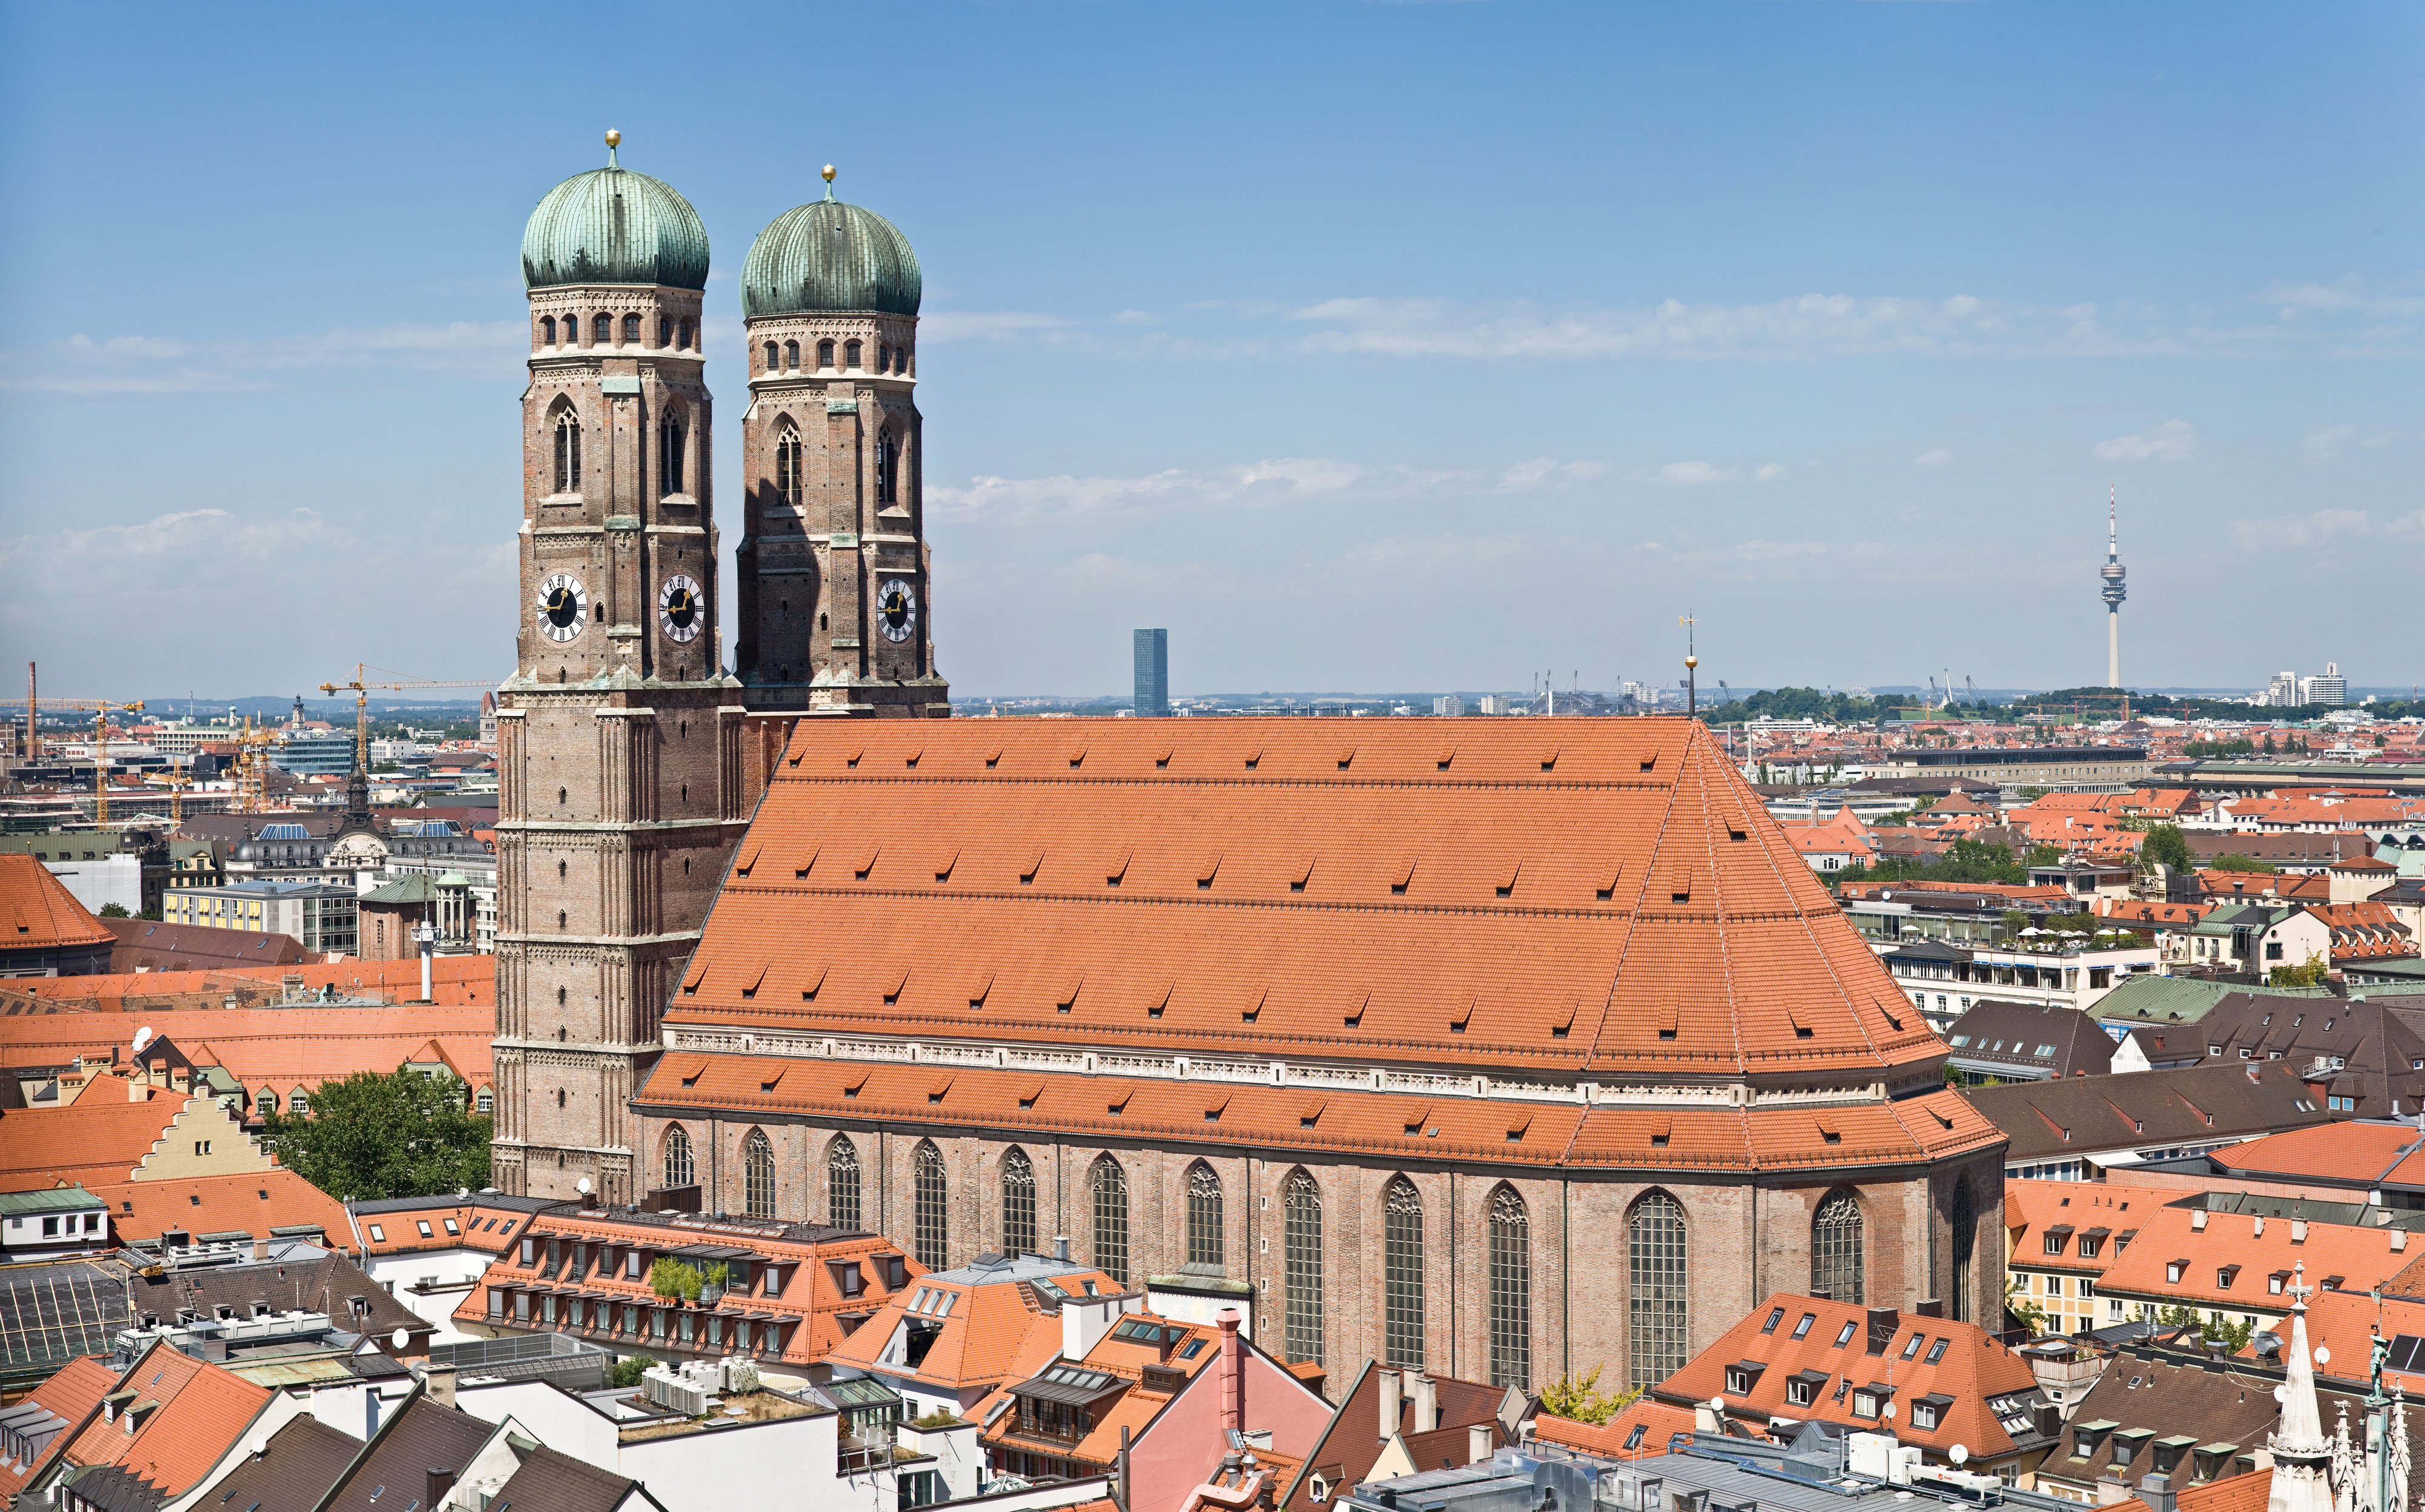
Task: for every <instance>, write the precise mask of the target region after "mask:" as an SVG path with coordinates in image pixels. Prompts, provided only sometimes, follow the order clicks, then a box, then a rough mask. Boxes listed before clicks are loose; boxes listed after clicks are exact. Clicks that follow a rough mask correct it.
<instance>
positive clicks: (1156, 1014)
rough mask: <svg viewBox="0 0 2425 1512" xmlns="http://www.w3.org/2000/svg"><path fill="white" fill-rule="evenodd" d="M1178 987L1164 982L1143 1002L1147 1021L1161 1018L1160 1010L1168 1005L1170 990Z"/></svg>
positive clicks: (1176, 984)
mask: <svg viewBox="0 0 2425 1512" xmlns="http://www.w3.org/2000/svg"><path fill="white" fill-rule="evenodd" d="M1178 985H1179V984H1178V983H1176V982H1164V983H1163V984H1162V986H1160V987H1159V988H1156V989H1154V990H1153V992H1152V993H1151V994H1150V995H1148V997H1147V998H1146V1000H1145V1016H1146V1017H1147V1018H1148V1019H1159V1018H1161V1017H1162V1010H1163V1009H1164V1008H1166V1007H1168V1006H1169V1005H1170V994H1171V990H1172V989H1174V988H1176V987H1178Z"/></svg>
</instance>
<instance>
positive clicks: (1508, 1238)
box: [1490, 1185, 1533, 1391]
mask: <svg viewBox="0 0 2425 1512" xmlns="http://www.w3.org/2000/svg"><path fill="white" fill-rule="evenodd" d="M1532 1380H1533V1224H1532V1218H1531V1216H1530V1215H1529V1214H1526V1212H1525V1211H1524V1199H1523V1198H1521V1197H1518V1196H1517V1194H1516V1189H1515V1188H1514V1187H1512V1186H1505V1185H1502V1186H1501V1187H1500V1188H1499V1190H1498V1192H1496V1193H1495V1194H1493V1195H1492V1197H1491V1198H1490V1384H1491V1385H1493V1386H1513V1387H1515V1388H1517V1389H1518V1391H1522V1390H1524V1389H1525V1388H1527V1387H1529V1386H1531V1384H1532Z"/></svg>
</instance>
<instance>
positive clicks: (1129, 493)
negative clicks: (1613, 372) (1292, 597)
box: [926, 457, 1607, 519]
mask: <svg viewBox="0 0 2425 1512" xmlns="http://www.w3.org/2000/svg"><path fill="white" fill-rule="evenodd" d="M1606 471H1607V467H1606V464H1604V463H1600V462H1596V461H1588V460H1579V461H1562V460H1559V459H1557V458H1532V459H1529V460H1526V461H1520V462H1516V463H1512V464H1510V465H1507V466H1504V467H1500V468H1497V469H1486V468H1455V467H1415V466H1405V465H1399V466H1387V467H1372V466H1366V465H1364V464H1361V463H1357V462H1349V461H1343V460H1341V459H1339V458H1325V457H1288V458H1266V459H1263V460H1261V461H1254V462H1242V463H1238V464H1235V465H1232V466H1228V467H1209V468H1169V469H1166V470H1164V471H1163V472H1159V473H1145V474H1138V475H1129V476H1103V475H1094V476H1087V477H1080V476H1077V475H1071V474H1066V473H1065V474H1059V475H1053V476H1050V477H1032V478H1009V477H993V476H979V477H975V478H972V479H971V480H970V481H969V482H968V483H967V484H966V485H964V486H961V487H956V488H954V487H942V486H937V485H931V484H930V485H929V486H928V487H927V489H926V497H927V499H928V500H929V501H930V502H931V503H934V504H936V505H939V506H941V507H944V508H945V509H947V510H951V511H954V512H956V513H959V514H961V515H964V516H968V517H972V518H991V519H1000V518H1025V517H1031V516H1046V515H1112V514H1132V515H1142V514H1160V513H1179V512H1184V511H1187V510H1191V509H1201V508H1209V507H1216V506H1222V507H1234V506H1241V505H1243V506H1245V507H1261V508H1269V507H1280V506H1283V505H1293V504H1305V503H1318V502H1322V501H1325V500H1334V499H1337V500H1347V499H1384V498H1407V497H1417V496H1422V495H1436V494H1454V493H1515V492H1525V491H1533V490H1536V489H1555V488H1569V487H1572V486H1574V485H1576V484H1579V483H1582V482H1585V481H1587V480H1589V479H1592V478H1595V477H1598V476H1599V475H1602V474H1603V473H1605V472H1606Z"/></svg>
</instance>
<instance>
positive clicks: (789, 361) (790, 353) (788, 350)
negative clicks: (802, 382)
mask: <svg viewBox="0 0 2425 1512" xmlns="http://www.w3.org/2000/svg"><path fill="white" fill-rule="evenodd" d="M799 365H800V344H799V343H798V342H795V341H787V342H785V343H784V344H783V366H784V368H785V370H786V371H789V370H791V369H794V368H797V367H798V366H799Z"/></svg>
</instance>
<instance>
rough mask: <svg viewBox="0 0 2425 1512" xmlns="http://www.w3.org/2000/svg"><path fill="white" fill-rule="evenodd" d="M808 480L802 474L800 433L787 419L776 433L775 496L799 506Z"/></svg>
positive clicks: (786, 502)
mask: <svg viewBox="0 0 2425 1512" xmlns="http://www.w3.org/2000/svg"><path fill="white" fill-rule="evenodd" d="M806 481H807V480H806V479H805V478H804V477H803V476H802V475H801V467H800V433H799V432H798V431H797V430H795V429H794V428H793V426H792V424H791V422H790V421H788V420H787V421H785V422H784V423H783V428H782V429H780V430H779V431H777V432H776V433H775V497H776V498H777V499H779V500H780V501H781V502H783V503H785V504H788V505H791V506H792V507H795V508H797V507H799V503H800V498H801V495H802V494H804V493H805V492H806V491H807V490H806V488H805V487H804V485H805V483H806Z"/></svg>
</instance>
